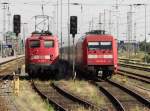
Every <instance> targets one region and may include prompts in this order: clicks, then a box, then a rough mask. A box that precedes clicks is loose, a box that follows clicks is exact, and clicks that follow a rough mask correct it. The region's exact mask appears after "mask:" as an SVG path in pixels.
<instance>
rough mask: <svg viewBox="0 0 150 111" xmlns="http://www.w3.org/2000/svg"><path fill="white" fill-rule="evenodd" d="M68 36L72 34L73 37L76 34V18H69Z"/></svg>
mask: <svg viewBox="0 0 150 111" xmlns="http://www.w3.org/2000/svg"><path fill="white" fill-rule="evenodd" d="M70 34H72V35H73V37H75V34H77V16H71V17H70Z"/></svg>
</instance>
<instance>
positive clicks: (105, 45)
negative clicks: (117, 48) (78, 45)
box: [88, 41, 112, 50]
mask: <svg viewBox="0 0 150 111" xmlns="http://www.w3.org/2000/svg"><path fill="white" fill-rule="evenodd" d="M88 49H89V50H102V49H105V50H106V49H109V50H111V49H112V42H109V41H106V42H88Z"/></svg>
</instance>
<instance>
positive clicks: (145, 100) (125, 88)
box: [107, 80, 150, 108]
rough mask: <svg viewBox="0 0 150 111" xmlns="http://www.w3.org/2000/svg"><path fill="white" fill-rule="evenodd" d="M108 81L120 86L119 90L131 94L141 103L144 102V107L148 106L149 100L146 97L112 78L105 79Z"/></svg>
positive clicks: (149, 105)
mask: <svg viewBox="0 0 150 111" xmlns="http://www.w3.org/2000/svg"><path fill="white" fill-rule="evenodd" d="M107 82H108V83H110V84H112V85H114V86H116V87H118V88H120V89H121V90H123V91H125V92H126V93H128V94H130V95H131V96H133V97H135V98H136V99H137V100H138V101H139V102H141V103H142V104H144V105H145V106H146V107H148V108H150V101H149V100H147V99H146V98H144V97H142V96H141V95H140V94H138V93H136V92H134V91H132V90H131V89H129V88H127V87H125V86H122V85H121V84H119V83H116V82H114V81H112V80H107Z"/></svg>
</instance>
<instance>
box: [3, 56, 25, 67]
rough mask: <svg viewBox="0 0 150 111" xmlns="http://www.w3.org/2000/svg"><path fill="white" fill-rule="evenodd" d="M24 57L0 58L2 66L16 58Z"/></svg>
mask: <svg viewBox="0 0 150 111" xmlns="http://www.w3.org/2000/svg"><path fill="white" fill-rule="evenodd" d="M23 56H24V55H18V56H8V57H3V58H2V57H1V56H0V65H1V64H3V63H6V62H7V61H11V60H13V59H15V58H16V57H17V58H18V57H23Z"/></svg>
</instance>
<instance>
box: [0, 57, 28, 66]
mask: <svg viewBox="0 0 150 111" xmlns="http://www.w3.org/2000/svg"><path fill="white" fill-rule="evenodd" d="M23 57H25V56H21V57H17V58H13V59H10V60H7V61H4V62H1V63H0V65H3V64H6V63H8V62H11V61H14V60H16V59H21V58H23Z"/></svg>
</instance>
